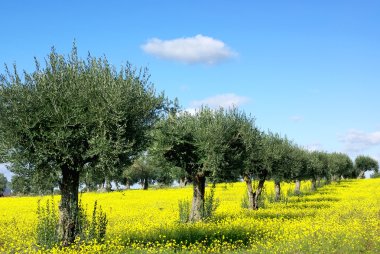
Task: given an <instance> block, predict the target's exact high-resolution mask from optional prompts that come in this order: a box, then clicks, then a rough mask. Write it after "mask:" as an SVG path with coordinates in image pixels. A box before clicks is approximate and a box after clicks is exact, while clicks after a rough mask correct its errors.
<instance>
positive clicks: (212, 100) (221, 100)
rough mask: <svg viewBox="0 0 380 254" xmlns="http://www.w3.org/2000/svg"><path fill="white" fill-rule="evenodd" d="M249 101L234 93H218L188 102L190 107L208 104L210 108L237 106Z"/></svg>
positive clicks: (194, 107)
mask: <svg viewBox="0 0 380 254" xmlns="http://www.w3.org/2000/svg"><path fill="white" fill-rule="evenodd" d="M248 101H249V98H247V97H244V96H239V95H236V94H234V93H227V94H219V95H215V96H212V97H208V98H205V99H203V100H196V101H192V102H191V103H190V107H191V108H192V109H196V108H199V107H201V106H202V105H204V106H206V105H207V106H208V107H210V108H220V107H222V108H231V107H234V106H235V107H238V106H240V105H243V104H245V103H247V102H248Z"/></svg>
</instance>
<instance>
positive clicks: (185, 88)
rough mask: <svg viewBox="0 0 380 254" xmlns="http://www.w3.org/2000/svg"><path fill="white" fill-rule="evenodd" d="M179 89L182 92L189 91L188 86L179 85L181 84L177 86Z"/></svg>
mask: <svg viewBox="0 0 380 254" xmlns="http://www.w3.org/2000/svg"><path fill="white" fill-rule="evenodd" d="M179 89H180V90H181V91H182V92H187V91H189V89H190V87H189V86H187V85H181V86H180V87H179Z"/></svg>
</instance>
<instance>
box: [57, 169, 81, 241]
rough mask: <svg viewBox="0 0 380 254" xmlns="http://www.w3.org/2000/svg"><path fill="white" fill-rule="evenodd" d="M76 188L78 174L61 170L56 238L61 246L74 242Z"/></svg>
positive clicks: (68, 170)
mask: <svg viewBox="0 0 380 254" xmlns="http://www.w3.org/2000/svg"><path fill="white" fill-rule="evenodd" d="M78 188H79V172H78V171H75V170H71V169H67V168H65V169H63V170H62V182H61V184H60V189H61V202H60V205H59V226H58V236H59V239H60V241H61V244H62V245H63V246H68V245H70V244H71V243H73V242H74V240H75V236H76V228H77V223H78Z"/></svg>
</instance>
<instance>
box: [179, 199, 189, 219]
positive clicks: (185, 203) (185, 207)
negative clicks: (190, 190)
mask: <svg viewBox="0 0 380 254" xmlns="http://www.w3.org/2000/svg"><path fill="white" fill-rule="evenodd" d="M178 216H179V220H178V222H179V223H187V222H189V217H190V201H189V200H186V199H185V200H179V201H178Z"/></svg>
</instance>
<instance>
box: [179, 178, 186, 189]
mask: <svg viewBox="0 0 380 254" xmlns="http://www.w3.org/2000/svg"><path fill="white" fill-rule="evenodd" d="M186 184H187V179H186V177H183V178H180V179H179V186H180V187H185V186H186Z"/></svg>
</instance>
